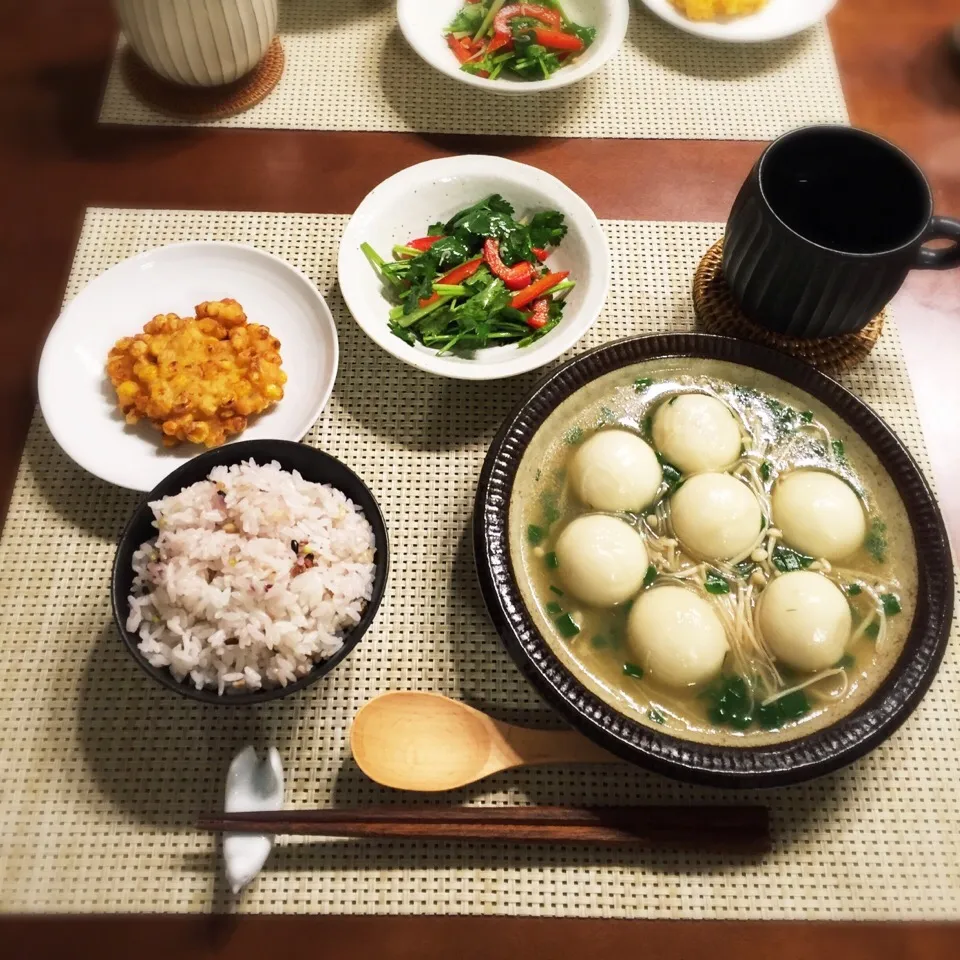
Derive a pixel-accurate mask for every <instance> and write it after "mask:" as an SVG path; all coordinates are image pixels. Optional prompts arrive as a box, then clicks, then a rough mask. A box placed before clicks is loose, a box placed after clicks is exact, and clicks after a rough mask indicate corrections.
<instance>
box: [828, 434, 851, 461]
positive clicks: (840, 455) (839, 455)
mask: <svg viewBox="0 0 960 960" xmlns="http://www.w3.org/2000/svg"><path fill="white" fill-rule="evenodd" d="M830 447H831V449H832V450H833V455H834V457H835V458H836V460H837V463H841V464H843V463H846V462H847V455H846V451H845V450H844V447H843V441H842V440H837V439H833V440H831V441H830Z"/></svg>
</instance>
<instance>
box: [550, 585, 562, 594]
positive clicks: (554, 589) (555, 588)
mask: <svg viewBox="0 0 960 960" xmlns="http://www.w3.org/2000/svg"><path fill="white" fill-rule="evenodd" d="M550 590H551V592H553V593H555V594H556V595H557V596H558V597H562V596H563V591H562V590H561V589H560V588H559V587H555V586H554V585H553V584H552V583H551V584H550Z"/></svg>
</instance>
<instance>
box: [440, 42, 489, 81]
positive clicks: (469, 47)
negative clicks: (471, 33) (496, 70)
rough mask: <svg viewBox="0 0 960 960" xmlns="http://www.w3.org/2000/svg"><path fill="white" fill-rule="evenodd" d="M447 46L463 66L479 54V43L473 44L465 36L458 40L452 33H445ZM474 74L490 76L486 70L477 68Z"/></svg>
mask: <svg viewBox="0 0 960 960" xmlns="http://www.w3.org/2000/svg"><path fill="white" fill-rule="evenodd" d="M447 46H448V47H449V48H450V49H451V50H452V51H453V55H454V56H455V57H456V58H457V60H458V61H459V62H460V65H461V66H463V64H465V63H468V62H469V61H470V60H473V59H474V57H476V56H477V55H478V54H479V52H480V46H481V45H480V44H476V45H475V44H474V43H473V42H472V41H471V40H468V39H467V38H466V37H464V38H463V40H458V39H457V38H456V37H455V36H454V35H453V34H452V33H449V34H447ZM476 75H477V76H478V77H483V78H484V79H486V78H487V77H489V76H490V73H489V71H487V70H477V71H476Z"/></svg>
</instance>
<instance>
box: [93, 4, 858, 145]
mask: <svg viewBox="0 0 960 960" xmlns="http://www.w3.org/2000/svg"><path fill="white" fill-rule="evenodd" d="M424 2H429V0H424ZM280 34H281V37H282V39H283V46H284V50H285V52H286V67H285V69H284V74H283V76H282V78H281V79H280V83H279V84H278V85H277V88H276V89H275V90H274V91H273V93H271V94H270V96H268V97H267V98H266V99H265V100H264V101H263V102H262V103H260V104H258V105H257V106H255V107H252V108H251V109H250V110H248V111H246V112H245V113H242V114H238V115H237V116H234V117H229V118H227V119H224V120H219V121H215V122H212V123H211V124H209V125H210V126H217V127H272V128H286V129H301V130H303V129H306V130H398V131H414V132H417V133H467V134H469V133H475V134H514V135H518V136H552V137H619V138H625V139H630V138H657V139H697V140H771V139H773V138H774V137H776V136H778V135H779V134H781V133H783V132H784V131H785V130H789V129H791V128H793V127H799V126H803V125H804V124H808V123H845V122H846V120H847V112H846V107H845V105H844V100H843V91H842V90H841V88H840V81H839V79H838V76H837V66H836V62H835V60H834V57H833V49H832V47H831V44H830V37H829V34H828V33H827V29H826V27H825V26H824V25H822V24H821V25H820V26H817V27H815V28H813V29H812V30H809V31H807V32H806V33H804V34H801V35H799V36H797V37H794V38H792V39H790V40H785V41H781V42H777V43H771V44H720V43H711V42H708V41H705V40H700V39H699V38H696V37H692V36H690V35H688V34H685V33H681V32H680V31H679V30H676V29H675V28H673V27H671V26H669V25H668V24H665V23H663V22H661V21H660V20H658V19H657V18H655V17H654V16H653V15H652V14H650V13H649V12H648V11H647V10H646V8H644V7H641V6H640V5H635V6H634V9H633V10H632V11H631V21H630V29H629V32H628V34H627V39H626V41H625V42H624V45H623V48H622V50H621V51H620V53H619V55H618V56H617V57H616V59H614V60H613V61H611V62H610V63H609V64H607V66H606V67H604V69H603V70H602V71H601V72H600V73H599V74H597V75H595V76H594V77H591V78H589V79H587V80H585V81H583V82H582V83H579V84H576V85H574V86H572V87H568V88H566V89H564V90H560V91H556V92H553V93H547V94H538V95H537V96H535V97H504V96H496V95H495V94H488V93H486V92H484V91H481V90H475V89H473V88H471V87H468V86H466V85H465V84H461V83H457V82H456V81H455V80H451V79H449V78H447V77H444V76H443V75H442V74H440V73H439V72H438V71H436V70H434V69H433V68H432V67H430V66H428V65H427V64H425V63H423V62H422V61H421V60H420V59H419V57H417V55H416V54H415V53H414V52H413V51H412V50H411V49H410V48H409V46H408V45H407V43H406V42H405V41H404V39H403V37H402V36H401V34H400V32H399V30H398V28H397V26H396V4H395V3H394V2H393V0H286V2H283V3H281V19H280ZM100 120H101V121H102V122H104V123H123V124H154V125H161V124H163V125H171V124H174V125H177V124H179V125H182V124H190V123H191V121H185V120H177V119H174V118H170V117H165V116H163V115H162V114H160V113H158V112H156V111H153V110H151V109H150V108H149V107H146V106H144V105H143V104H141V103H140V101H139V100H137V99H136V98H135V97H134V95H133V94H132V93H131V92H130V90H129V89H128V88H127V86H126V85H125V82H124V79H123V76H122V74H121V70H120V67H119V60H117V59H115V61H114V63H113V67H112V69H111V72H110V77H109V80H108V83H107V88H106V93H105V95H104V100H103V106H102V109H101V112H100Z"/></svg>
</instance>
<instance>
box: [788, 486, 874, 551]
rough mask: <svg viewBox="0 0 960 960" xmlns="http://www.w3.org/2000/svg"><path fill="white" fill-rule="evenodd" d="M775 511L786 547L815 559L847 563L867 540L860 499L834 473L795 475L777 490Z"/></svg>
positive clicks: (864, 516)
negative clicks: (846, 560) (845, 560)
mask: <svg viewBox="0 0 960 960" xmlns="http://www.w3.org/2000/svg"><path fill="white" fill-rule="evenodd" d="M772 507H773V525H774V526H775V527H779V528H780V530H781V531H782V532H783V540H784V543H786V544H787V546H789V547H793V549H794V550H799V551H801V552H802V553H806V554H809V555H810V556H811V557H823V558H824V559H825V560H830V561H831V562H836V561H838V560H844V559H846V558H847V557H849V556H850V554H852V553H855V552H856V551H857V550H858V549H859V548H860V547H861V546H862V545H863V541H864V539H865V538H866V536H867V518H866V515H865V513H864V510H863V505H862V504H861V503H860V498H859V497H858V496H857V495H856V494H855V493H854V492H853V490H851V489H850V487H849V486H848V485H847V484H845V483H844V482H843V481H842V480H841V479H840V478H839V477H836V476H834V475H833V474H832V473H824V472H823V471H822V470H793V471H791V472H790V473H788V474H787V475H786V476H784V477H783V478H782V479H780V480H779V481H778V482H777V484H776V486H774V488H773V496H772Z"/></svg>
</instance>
